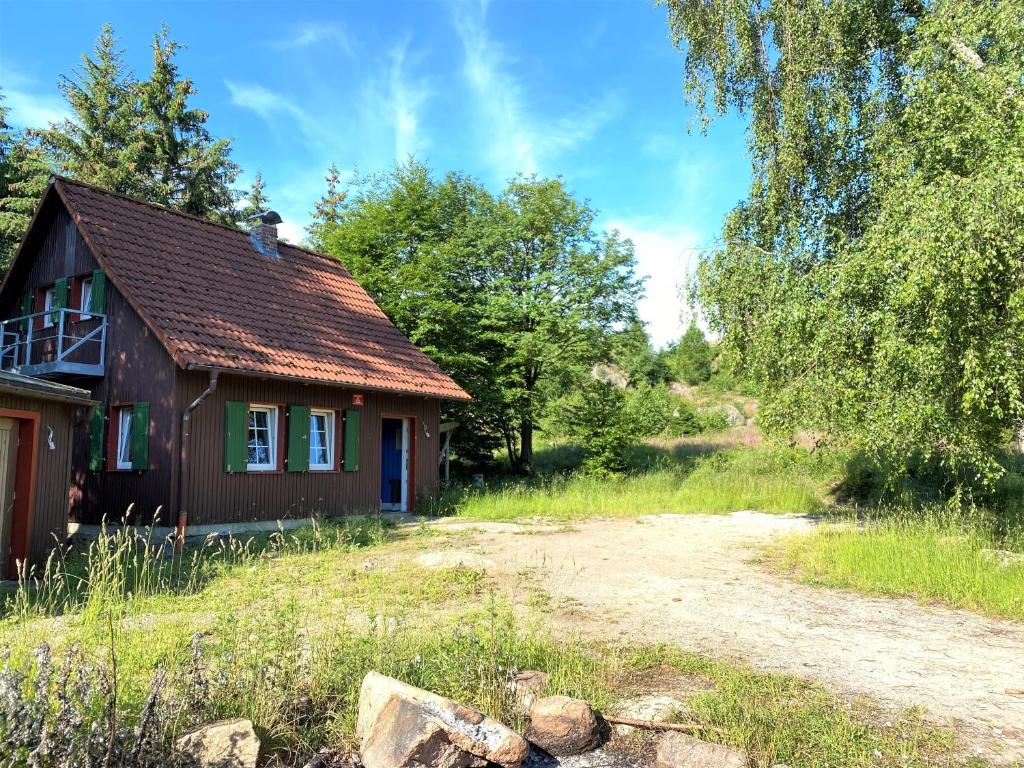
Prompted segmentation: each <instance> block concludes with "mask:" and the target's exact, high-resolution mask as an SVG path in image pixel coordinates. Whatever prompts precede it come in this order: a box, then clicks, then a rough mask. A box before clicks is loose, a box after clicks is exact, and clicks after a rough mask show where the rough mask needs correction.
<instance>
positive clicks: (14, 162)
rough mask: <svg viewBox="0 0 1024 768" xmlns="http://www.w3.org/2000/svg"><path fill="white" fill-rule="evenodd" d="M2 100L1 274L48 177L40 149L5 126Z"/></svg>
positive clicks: (0, 152) (5, 113)
mask: <svg viewBox="0 0 1024 768" xmlns="http://www.w3.org/2000/svg"><path fill="white" fill-rule="evenodd" d="M3 98H4V96H3V93H0V271H3V270H6V269H7V267H8V266H9V265H10V263H11V259H13V258H14V254H15V252H16V251H17V250H18V245H19V244H20V243H21V238H22V236H23V235H24V234H25V229H26V228H27V227H28V223H29V221H30V220H31V218H32V214H33V212H34V211H35V208H36V205H37V204H38V202H39V198H40V197H42V194H43V192H44V191H45V190H46V184H47V182H48V180H49V177H50V166H49V165H48V164H47V163H46V159H45V158H44V157H43V155H42V153H41V152H40V151H39V149H38V148H37V147H34V146H32V145H31V144H29V142H28V141H27V140H26V139H25V137H24V136H19V135H17V134H16V133H15V131H14V130H13V129H12V128H11V126H10V125H8V124H7V108H6V107H5V106H4V104H3Z"/></svg>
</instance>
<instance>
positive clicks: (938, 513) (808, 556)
mask: <svg viewBox="0 0 1024 768" xmlns="http://www.w3.org/2000/svg"><path fill="white" fill-rule="evenodd" d="M974 514H975V515H976V516H977V519H970V518H967V519H963V518H962V517H960V516H957V518H956V519H951V517H952V516H951V515H950V514H948V512H946V511H945V510H941V509H938V510H930V511H921V512H918V513H916V514H913V515H911V514H907V513H905V512H903V513H890V514H875V515H873V516H872V517H871V518H869V519H866V520H863V521H861V522H860V523H859V524H858V523H856V522H853V523H851V522H850V521H848V520H847V521H839V522H834V523H826V524H824V525H822V526H821V527H819V528H818V529H816V530H815V531H813V532H812V533H810V534H804V535H797V536H791V537H788V538H787V539H785V540H784V541H782V542H781V543H780V544H779V545H777V546H775V547H772V548H771V549H770V550H769V551H768V554H767V559H768V561H769V562H771V563H773V564H775V565H776V567H778V568H779V569H781V570H783V571H785V572H789V573H791V574H793V575H794V576H796V577H797V578H799V579H801V580H803V581H804V582H806V583H808V584H813V585H820V586H828V587H839V588H843V589H853V590H857V591H859V592H866V593H869V594H877V595H889V596H907V597H914V598H916V599H918V600H921V601H922V602H936V603H942V604H944V605H948V606H951V607H953V608H967V609H969V610H972V611H977V612H979V613H983V614H986V615H989V616H995V617H1000V618H1007V619H1015V620H1017V621H1024V533H1022V529H1021V528H1019V527H1016V526H1015V527H1012V528H1010V529H1009V530H1007V531H1005V532H1003V533H1001V534H1000V533H998V532H997V530H996V526H994V525H993V523H992V521H991V519H990V517H991V513H986V512H984V511H976V512H975V513H974ZM1004 552H1008V553H1010V554H1008V555H1004V554H1002V553H1004ZM1015 556H1017V557H1020V560H1018V561H1017V562H1012V560H1014V559H1016V557H1015Z"/></svg>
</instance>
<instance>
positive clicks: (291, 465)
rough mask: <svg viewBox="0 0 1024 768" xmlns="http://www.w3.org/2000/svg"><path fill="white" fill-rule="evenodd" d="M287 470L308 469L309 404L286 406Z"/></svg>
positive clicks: (298, 470) (301, 470) (302, 470)
mask: <svg viewBox="0 0 1024 768" xmlns="http://www.w3.org/2000/svg"><path fill="white" fill-rule="evenodd" d="M287 455H288V471H289V472H306V471H307V470H308V469H309V406H308V405H289V406H288V454H287Z"/></svg>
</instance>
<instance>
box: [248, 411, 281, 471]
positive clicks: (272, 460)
mask: <svg viewBox="0 0 1024 768" xmlns="http://www.w3.org/2000/svg"><path fill="white" fill-rule="evenodd" d="M248 441H249V463H248V467H247V468H248V470H249V471H250V472H266V471H270V470H275V469H277V408H275V407H274V406H272V405H251V406H249V432H248Z"/></svg>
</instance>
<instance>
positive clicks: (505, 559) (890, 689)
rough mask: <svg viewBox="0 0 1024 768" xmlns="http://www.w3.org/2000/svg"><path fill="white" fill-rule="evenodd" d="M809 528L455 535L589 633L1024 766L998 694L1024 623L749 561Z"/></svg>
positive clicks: (1021, 723)
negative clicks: (899, 712) (887, 712)
mask: <svg viewBox="0 0 1024 768" xmlns="http://www.w3.org/2000/svg"><path fill="white" fill-rule="evenodd" d="M450 524H451V523H447V522H444V521H442V522H439V523H437V525H439V526H445V525H450ZM457 524H461V523H457ZM814 524H815V523H814V521H813V520H811V519H809V518H806V517H798V516H780V515H763V514H757V513H736V514H733V515H729V516H706V515H659V516H655V517H647V518H641V519H636V520H596V521H590V522H581V523H577V524H576V527H575V528H574V529H572V530H559V531H549V532H546V535H542V536H521V535H515V534H516V533H517V532H518V531H517V530H515V529H514V528H513V527H511V526H509V525H508V524H503V525H502V526H501V527H500V528H497V527H490V526H482V527H479V528H475V529H470V530H465V529H464V531H463V538H462V539H461V540H460V542H459V546H460V547H461V548H465V549H467V550H469V551H472V552H474V553H476V554H478V555H480V556H483V557H486V558H488V559H489V560H491V561H492V562H493V563H494V567H493V568H488V569H487V570H488V572H491V573H494V574H495V575H496V576H498V577H499V578H500V577H501V576H502V575H507V576H509V577H512V578H516V579H519V578H520V575H521V574H522V573H524V572H527V573H530V574H531V576H532V578H531V581H532V582H533V583H535V584H536V585H537V586H538V587H540V588H541V589H543V590H544V591H546V592H547V593H549V594H550V595H551V597H552V602H553V603H554V604H555V605H557V606H559V607H560V609H559V610H556V611H555V612H554V613H553V614H552V620H553V621H556V622H562V623H563V624H566V625H569V626H571V627H573V628H575V629H577V630H579V631H580V632H581V633H583V634H584V635H585V636H589V637H595V638H602V639H611V640H618V641H622V642H637V643H658V642H668V643H675V644H677V645H679V646H680V647H682V648H685V649H688V650H697V651H702V652H705V653H708V654H710V655H715V656H719V657H721V656H723V655H726V656H732V657H734V658H737V659H740V660H743V661H745V662H747V663H749V664H751V665H753V666H754V667H755V668H759V669H762V670H767V671H774V672H783V673H788V674H795V675H799V676H802V677H805V678H810V679H813V680H816V681H818V682H820V683H822V684H824V685H825V686H826V687H827V688H829V689H830V690H832V691H834V692H836V693H839V694H841V695H845V696H849V697H851V698H852V697H856V696H858V695H863V694H867V695H869V696H871V697H872V698H873V699H874V700H875V701H876V702H878V703H879V704H880V705H882V706H884V707H892V708H898V709H903V708H906V707H912V706H923V707H925V708H926V709H927V711H928V712H929V715H930V717H931V718H932V719H933V721H935V722H936V723H937V724H939V725H944V726H949V727H953V728H955V729H956V730H957V731H958V732H959V733H960V734H961V737H962V739H963V741H964V743H965V745H966V746H967V748H968V749H969V750H970V751H971V752H972V753H974V754H977V755H979V756H981V757H983V758H985V759H987V760H989V761H991V762H992V763H994V764H996V765H1013V764H1014V763H1015V762H1019V761H1024V697H1022V696H1016V695H1012V694H1008V693H1006V691H1007V690H1014V689H1020V688H1024V624H1020V623H1016V622H1011V621H999V620H995V619H989V618H985V617H982V616H978V615H976V614H973V613H970V612H967V611H958V610H951V609H947V608H942V607H935V606H925V605H920V604H918V603H916V602H914V601H912V600H905V599H890V598H877V597H868V596H864V595H859V594H855V593H850V592H843V591H839V590H832V589H820V588H814V587H808V586H805V585H802V584H799V583H796V582H793V581H789V580H786V579H784V578H782V577H780V576H778V575H776V574H773V573H771V572H770V571H768V570H766V569H765V568H763V567H761V566H759V565H758V564H757V563H756V562H753V556H754V554H755V553H756V550H757V548H758V547H759V546H760V545H762V544H763V543H765V542H767V541H770V540H771V539H772V538H773V537H777V536H781V535H785V534H788V533H791V532H793V531H800V530H807V529H809V528H810V527H811V526H813V525H814ZM467 528H468V526H467ZM467 533H468V534H469V536H466V535H465V534H467ZM565 606H572V610H565V608H564V607H565Z"/></svg>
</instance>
